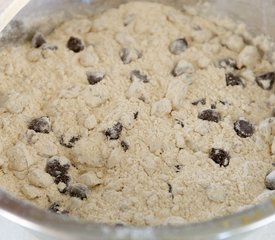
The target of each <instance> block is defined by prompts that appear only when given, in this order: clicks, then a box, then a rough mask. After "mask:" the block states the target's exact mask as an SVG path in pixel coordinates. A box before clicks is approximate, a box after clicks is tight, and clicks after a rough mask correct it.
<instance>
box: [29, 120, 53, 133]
mask: <svg viewBox="0 0 275 240" xmlns="http://www.w3.org/2000/svg"><path fill="white" fill-rule="evenodd" d="M28 129H31V130H33V131H35V132H39V133H49V132H50V130H51V123H50V119H49V118H48V117H40V118H35V119H33V120H32V121H31V122H30V123H29V126H28Z"/></svg>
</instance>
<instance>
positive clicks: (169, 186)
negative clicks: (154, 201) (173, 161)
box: [167, 183, 174, 199]
mask: <svg viewBox="0 0 275 240" xmlns="http://www.w3.org/2000/svg"><path fill="white" fill-rule="evenodd" d="M167 185H168V192H169V193H171V196H172V199H174V194H173V188H172V185H171V184H170V183H167Z"/></svg>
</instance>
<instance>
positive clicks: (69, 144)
mask: <svg viewBox="0 0 275 240" xmlns="http://www.w3.org/2000/svg"><path fill="white" fill-rule="evenodd" d="M80 138H81V136H73V137H72V138H71V139H70V140H69V141H66V140H65V139H64V136H61V138H60V141H59V142H60V144H61V145H62V146H64V147H66V148H73V147H74V145H75V143H76V142H77V141H79V140H80Z"/></svg>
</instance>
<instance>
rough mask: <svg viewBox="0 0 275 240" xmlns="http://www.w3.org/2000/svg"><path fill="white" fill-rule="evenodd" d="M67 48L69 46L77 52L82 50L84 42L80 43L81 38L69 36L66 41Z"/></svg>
mask: <svg viewBox="0 0 275 240" xmlns="http://www.w3.org/2000/svg"><path fill="white" fill-rule="evenodd" d="M67 48H69V49H70V50H72V51H73V52H75V53H78V52H80V51H83V50H84V44H83V43H82V41H81V39H79V38H76V37H70V39H69V40H68V42H67Z"/></svg>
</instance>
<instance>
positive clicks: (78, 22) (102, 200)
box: [0, 2, 275, 225]
mask: <svg viewBox="0 0 275 240" xmlns="http://www.w3.org/2000/svg"><path fill="white" fill-rule="evenodd" d="M71 36H74V37H78V38H80V39H81V40H82V41H83V43H84V45H85V48H84V50H83V51H81V52H79V53H75V52H73V51H70V50H69V49H68V48H67V47H66V45H67V41H68V39H69V38H70V37H71ZM183 37H184V38H185V39H186V40H187V42H188V48H187V49H186V50H185V51H184V52H182V53H181V54H179V55H174V54H171V52H170V51H169V46H170V44H171V43H172V42H173V41H175V40H176V39H179V38H183ZM248 37H250V35H249V34H248V33H247V32H246V30H245V29H244V27H243V25H236V24H235V23H234V22H233V21H232V22H230V21H229V22H226V21H225V22H223V21H218V20H217V19H214V18H205V17H202V16H199V15H192V14H189V12H185V13H183V12H181V11H178V10H176V9H174V8H172V7H169V6H164V5H161V4H156V3H145V2H134V3H129V4H125V5H121V6H120V7H119V8H117V9H111V10H108V11H106V12H104V13H103V14H101V15H99V16H96V17H93V18H87V17H83V18H76V19H72V20H70V21H67V22H65V23H64V24H62V25H61V26H59V27H58V28H56V29H55V31H54V32H52V33H51V34H50V35H49V36H46V41H47V43H49V44H54V45H56V46H58V49H57V50H51V49H47V48H46V47H41V48H37V49H34V48H33V47H32V46H31V43H26V44H24V45H20V46H17V47H16V46H15V47H7V48H4V49H1V50H0V81H1V83H0V166H1V171H0V185H1V187H3V188H4V189H6V190H7V191H10V192H12V193H14V194H15V195H16V196H18V197H19V198H21V199H24V200H28V201H31V202H32V203H33V204H35V205H37V206H39V207H42V208H48V207H49V206H50V205H51V204H52V203H54V202H57V203H59V204H60V206H61V208H62V209H65V210H68V211H69V215H72V216H76V217H80V218H81V219H85V220H94V221H97V222H105V223H124V224H134V225H158V224H182V223H183V224H184V223H187V222H196V221H202V220H207V219H211V218H213V217H217V216H223V215H227V214H230V213H234V212H236V211H237V210H239V209H240V208H241V207H244V206H246V205H250V204H252V203H253V202H254V201H255V199H257V197H258V196H259V195H260V194H262V193H264V192H265V191H266V188H265V185H264V178H265V175H266V174H267V172H268V171H270V170H272V169H273V166H272V163H273V162H274V160H275V157H274V155H273V154H274V153H275V147H274V146H275V141H274V133H275V118H274V117H272V111H273V110H274V107H275V101H274V88H273V89H272V90H263V89H262V88H260V87H259V86H258V85H257V84H256V82H255V76H256V75H259V74H263V73H266V72H269V71H272V69H274V66H272V63H270V62H269V61H268V59H267V55H268V54H267V52H268V51H270V48H269V47H262V49H260V48H259V47H258V45H259V43H260V42H261V41H260V39H262V38H260V37H256V38H255V39H254V40H253V39H252V40H253V41H250V42H251V45H247V42H249V40H248V39H247V38H248ZM250 40H251V39H250ZM265 46H269V45H268V44H267V43H265ZM123 48H129V49H130V54H131V55H129V56H128V57H132V59H131V61H130V63H129V59H127V58H126V60H125V61H126V62H127V63H128V64H124V62H123V61H122V60H121V56H122V55H121V54H122V53H123V52H121V50H122V49H123ZM126 53H127V52H126ZM228 57H231V58H233V59H235V60H236V61H237V65H238V67H240V68H241V69H240V70H234V71H235V73H236V74H239V75H240V76H241V78H242V81H243V83H244V85H245V87H243V86H241V85H238V86H226V81H225V74H226V71H233V70H226V69H224V68H220V67H218V61H219V60H221V59H224V58H228ZM175 67H176V70H175V71H176V73H177V76H173V74H172V71H173V70H174V69H175ZM133 70H138V71H140V73H141V74H145V75H146V76H147V78H148V81H149V82H142V81H140V80H139V79H136V78H134V79H133V80H132V81H131V79H130V76H131V72H132V71H133ZM98 71H99V72H101V73H102V74H101V75H100V76H103V75H105V76H104V79H103V80H102V81H100V82H99V83H97V84H95V85H89V83H88V80H87V73H88V72H89V73H95V72H98ZM103 73H104V74H103ZM200 99H205V102H206V103H205V105H203V104H201V103H198V104H197V105H194V104H192V103H194V102H196V101H198V100H200ZM213 104H214V105H215V107H216V111H218V112H219V113H220V114H221V121H220V122H218V123H215V122H209V121H204V120H201V119H199V118H198V114H199V113H200V112H201V111H203V110H206V109H210V108H211V105H213ZM212 107H213V106H212ZM42 116H48V117H49V119H50V122H51V131H50V133H49V134H45V133H36V132H34V131H32V130H28V124H29V122H30V121H31V120H32V119H34V118H39V117H42ZM240 118H244V119H246V120H248V121H249V122H250V123H252V124H253V126H254V129H255V132H254V134H253V135H252V136H251V137H248V138H241V137H239V136H238V135H237V134H236V132H235V131H234V122H235V121H237V120H238V119H240ZM117 123H120V124H121V125H122V132H121V134H120V135H119V136H118V139H116V140H112V139H108V138H107V137H106V136H105V134H106V131H107V130H108V129H110V128H112V127H113V126H114V125H115V124H117ZM104 133H105V134H104ZM112 134H113V133H112ZM72 137H79V139H77V140H76V141H75V143H74V144H73V146H72V147H71V148H68V147H64V146H63V145H61V144H60V141H61V139H63V142H65V143H68V142H66V141H69V140H70V139H71V138H72ZM211 148H221V149H223V150H225V151H227V152H228V154H229V155H230V157H231V159H230V163H229V166H227V167H226V168H225V167H220V166H219V165H218V164H216V163H215V162H214V161H213V160H212V159H210V158H209V152H210V150H211ZM53 156H59V157H62V158H63V157H65V158H67V159H69V160H68V162H67V164H69V165H70V169H69V173H68V175H69V176H70V177H71V182H70V184H72V185H74V184H83V185H84V186H86V187H87V188H88V190H87V191H86V194H87V199H83V200H81V199H79V198H76V197H70V196H69V195H68V194H62V193H60V192H59V191H62V190H64V188H65V187H66V185H65V184H63V183H59V184H58V185H57V184H55V183H54V179H53V178H52V177H51V176H50V175H49V174H48V173H46V171H45V167H46V164H47V161H48V159H49V158H51V157H53ZM63 164H66V161H65V163H64V162H63Z"/></svg>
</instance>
